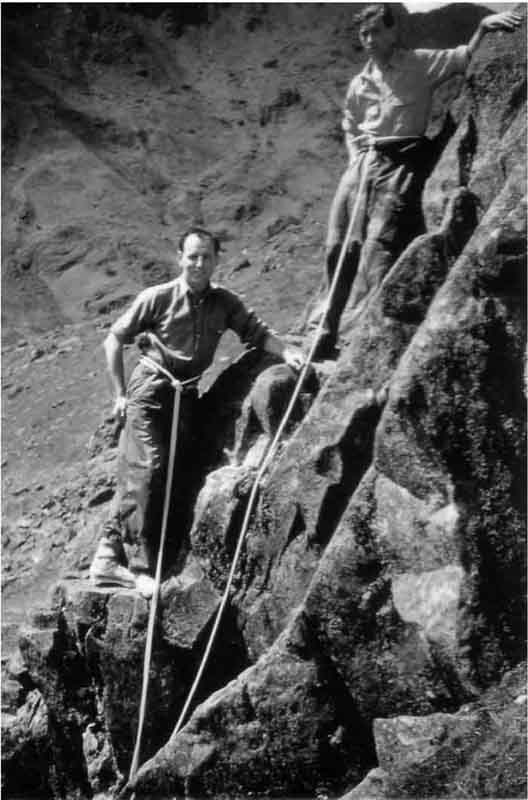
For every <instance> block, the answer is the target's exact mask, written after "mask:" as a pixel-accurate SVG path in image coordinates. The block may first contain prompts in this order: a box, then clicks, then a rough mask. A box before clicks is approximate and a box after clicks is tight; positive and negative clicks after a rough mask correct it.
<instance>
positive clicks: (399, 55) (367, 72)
mask: <svg viewBox="0 0 528 800" xmlns="http://www.w3.org/2000/svg"><path fill="white" fill-rule="evenodd" d="M404 58H405V50H403V49H402V48H401V47H395V48H394V50H393V52H392V56H391V57H390V59H389V60H388V61H387V63H386V64H384V66H383V67H378V69H380V71H381V72H385V70H392V69H398V68H399V67H401V66H402V64H403V60H404ZM373 69H374V62H373V60H372V59H371V58H369V60H368V61H367V63H366V64H365V66H364V67H363V69H362V71H361V75H362V77H364V78H369V79H370V78H371V77H372V71H373Z"/></svg>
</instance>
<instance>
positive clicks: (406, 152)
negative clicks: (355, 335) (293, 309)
mask: <svg viewBox="0 0 528 800" xmlns="http://www.w3.org/2000/svg"><path fill="white" fill-rule="evenodd" d="M366 158H367V154H361V155H360V156H359V159H358V161H357V162H356V163H354V164H353V165H351V166H349V167H348V169H347V170H346V171H345V173H344V174H343V176H342V177H341V180H340V182H339V185H338V188H337V191H336V194H335V196H334V199H333V202H332V205H331V208H330V215H329V220H328V235H327V241H326V269H325V277H326V281H325V290H324V293H323V294H322V296H321V298H320V300H319V302H318V303H317V306H316V308H315V310H314V312H313V313H312V314H311V315H310V318H309V322H308V328H309V329H310V330H314V329H315V328H316V327H317V325H318V324H319V322H320V319H321V315H322V314H323V313H324V308H325V305H326V299H327V296H328V290H329V288H330V283H331V281H332V278H333V276H334V271H335V268H336V265H337V262H338V258H339V253H340V251H341V248H342V246H343V242H344V239H345V236H346V232H347V229H348V225H349V220H350V214H351V213H352V208H353V207H354V206H355V204H356V201H357V200H358V207H357V208H358V213H357V220H356V224H355V225H354V228H353V231H352V236H351V239H350V241H349V244H348V248H347V252H346V253H345V256H344V261H343V265H342V270H341V273H340V278H339V280H338V283H337V285H336V289H335V292H334V294H333V297H332V298H331V301H330V304H329V306H328V310H327V312H326V316H325V321H324V325H323V331H322V339H323V340H324V342H325V344H326V345H329V346H333V345H335V343H336V341H337V335H338V330H339V323H340V319H341V315H342V313H343V311H344V309H345V307H347V306H348V307H349V308H350V309H355V308H358V307H359V306H360V305H361V304H362V303H363V301H365V300H366V299H367V298H368V297H369V296H370V295H371V294H372V292H373V291H374V290H375V289H377V288H378V286H379V285H380V284H381V282H382V280H383V278H384V277H385V275H386V274H387V272H388V271H389V269H390V268H391V266H392V265H393V264H394V262H395V261H396V259H397V258H398V256H399V255H400V254H401V253H402V252H403V250H404V249H405V248H406V247H407V245H408V244H409V243H410V242H411V241H412V240H413V239H414V238H415V237H416V236H418V235H419V234H421V233H423V232H424V231H425V224H424V219H423V213H422V206H421V196H422V190H423V184H424V181H425V176H426V172H427V167H428V164H429V155H428V153H427V152H426V151H425V149H424V144H423V142H422V140H419V142H416V143H412V144H410V145H406V146H402V145H394V144H393V145H390V146H387V147H383V148H375V149H374V151H373V152H371V153H369V155H368V161H364V163H362V161H363V160H364V159H366ZM362 167H364V168H365V169H367V179H366V182H365V183H364V184H363V185H364V192H363V196H361V197H359V198H358V197H357V195H358V191H359V188H360V181H361V168H362Z"/></svg>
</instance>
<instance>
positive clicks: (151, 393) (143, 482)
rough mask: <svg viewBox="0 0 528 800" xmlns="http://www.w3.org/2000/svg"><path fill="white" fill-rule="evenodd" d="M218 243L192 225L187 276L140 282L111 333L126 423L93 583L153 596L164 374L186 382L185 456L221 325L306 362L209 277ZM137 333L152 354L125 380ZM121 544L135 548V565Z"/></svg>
mask: <svg viewBox="0 0 528 800" xmlns="http://www.w3.org/2000/svg"><path fill="white" fill-rule="evenodd" d="M218 250H219V243H218V241H217V239H216V238H215V237H214V235H213V234H211V233H210V232H209V231H206V230H204V229H202V228H191V229H190V230H189V231H187V232H186V233H185V234H184V235H183V236H182V238H181V240H180V262H179V263H180V267H181V270H182V274H181V275H180V276H179V277H178V278H176V279H175V280H174V281H171V282H170V283H165V284H162V285H159V286H152V287H150V288H148V289H145V290H143V291H142V292H141V293H140V294H139V295H138V297H137V298H136V300H135V301H134V302H133V303H132V305H131V306H130V308H129V309H128V310H127V311H126V312H125V313H124V314H123V315H122V316H121V317H119V319H118V320H117V321H116V322H115V323H114V324H113V325H112V327H111V329H110V333H109V334H108V336H107V338H106V340H105V343H104V347H105V353H106V360H107V365H108V370H109V373H110V376H111V379H112V383H113V387H114V391H115V405H114V415H115V416H116V417H117V418H118V419H119V420H121V421H122V422H124V428H123V431H122V433H121V438H120V443H119V457H118V485H117V491H116V495H115V498H114V501H113V507H112V511H111V514H110V517H109V520H108V522H107V524H106V525H105V529H104V531H103V536H102V538H101V540H100V542H99V546H98V548H97V552H96V554H95V557H94V559H93V562H92V565H91V568H90V576H91V579H92V581H93V582H94V583H95V584H96V585H116V586H125V587H128V588H137V589H138V590H139V591H140V592H141V593H142V594H144V595H145V596H147V597H148V596H150V595H151V594H152V590H153V580H152V577H151V574H152V572H153V569H154V565H155V560H156V555H157V541H158V540H159V533H160V527H161V512H162V507H163V495H164V489H165V482H166V474H167V460H168V448H169V439H170V429H171V410H172V407H173V392H174V389H173V388H172V386H171V383H170V378H169V376H168V375H167V373H170V375H172V376H173V377H174V378H176V379H177V380H179V381H181V382H182V385H183V389H182V396H181V400H180V418H179V431H178V443H179V444H178V449H179V451H180V453H184V454H185V450H186V446H187V447H188V445H189V441H190V437H191V436H192V430H193V424H192V417H193V412H194V411H195V406H196V400H197V383H198V380H199V378H200V376H201V374H202V372H203V371H204V370H205V369H206V368H207V367H208V366H209V365H210V364H211V362H212V360H213V358H214V354H215V351H216V348H217V345H218V342H219V340H220V337H221V336H222V334H223V333H224V331H226V330H227V329H228V328H229V329H231V330H233V331H235V333H237V334H238V336H239V337H240V339H241V340H242V341H243V342H245V343H246V344H248V345H250V346H253V347H257V348H262V349H263V350H265V351H267V352H268V353H272V354H274V355H276V356H278V357H280V358H282V359H283V360H284V361H285V362H286V363H287V364H288V365H289V366H291V367H293V368H294V369H300V367H301V366H302V363H303V356H302V353H301V352H300V351H299V350H297V349H296V348H294V347H290V346H287V345H284V344H283V343H282V342H281V340H280V339H279V338H278V337H277V336H276V335H275V334H274V333H272V331H270V329H269V328H268V327H267V325H265V324H264V323H263V322H262V321H261V320H260V319H259V318H258V317H257V316H256V314H255V313H254V312H253V311H251V310H248V309H246V307H245V306H244V304H243V302H242V300H241V299H240V298H239V297H238V296H237V295H236V294H234V293H233V292H230V291H229V290H227V289H224V288H223V287H221V286H218V285H215V284H212V283H211V282H210V279H211V277H212V275H213V272H214V270H215V267H216V264H217V258H218ZM140 334H141V335H142V342H141V346H142V349H143V352H144V353H145V355H146V356H147V358H145V359H143V360H140V362H139V363H138V364H137V366H136V367H135V369H134V371H133V373H132V375H131V377H130V381H129V384H128V388H126V385H125V370H124V362H123V347H124V345H125V344H129V343H131V342H132V341H133V340H134V339H135V338H136V337H137V336H138V335H140ZM154 362H155V363H154ZM157 365H159V368H157ZM164 370H165V371H166V372H164ZM180 460H181V459H180ZM180 488H181V487H180ZM123 542H125V543H126V544H128V545H130V546H131V548H130V549H131V551H134V552H135V560H134V561H133V562H132V563H131V564H130V566H131V569H129V565H128V558H127V556H126V555H125V548H124V546H123Z"/></svg>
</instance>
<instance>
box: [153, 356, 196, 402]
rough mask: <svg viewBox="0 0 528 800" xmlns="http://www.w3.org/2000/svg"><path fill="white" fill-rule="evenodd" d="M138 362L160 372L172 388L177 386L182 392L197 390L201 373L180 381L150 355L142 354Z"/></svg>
mask: <svg viewBox="0 0 528 800" xmlns="http://www.w3.org/2000/svg"><path fill="white" fill-rule="evenodd" d="M139 363H140V364H143V365H144V366H146V367H149V369H151V370H153V371H154V372H161V373H162V374H163V375H164V376H165V377H166V378H167V379H168V380H169V381H170V384H171V386H172V387H173V388H176V386H179V387H180V391H182V392H184V393H185V392H186V391H187V392H188V391H196V392H197V391H198V382H199V380H200V378H201V377H202V376H201V375H195V376H194V377H192V378H187V379H186V380H184V381H182V380H180V379H179V378H176V377H175V376H174V375H173V374H172V372H170V371H169V370H168V369H166V367H164V366H163V365H162V364H159V363H158V362H157V361H155V360H154V359H153V358H150V356H147V355H142V356H141V358H140V359H139Z"/></svg>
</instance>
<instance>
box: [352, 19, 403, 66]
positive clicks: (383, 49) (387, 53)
mask: <svg viewBox="0 0 528 800" xmlns="http://www.w3.org/2000/svg"><path fill="white" fill-rule="evenodd" d="M359 39H360V41H361V44H362V45H363V47H364V48H365V50H366V52H367V55H368V56H369V57H370V58H373V59H374V60H376V61H381V62H384V61H387V60H388V59H389V58H390V57H391V55H392V52H393V50H394V46H395V44H396V29H395V26H393V27H392V28H387V27H386V26H385V24H384V22H383V20H381V19H377V20H369V21H367V22H363V23H362V25H361V27H360V29H359Z"/></svg>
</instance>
